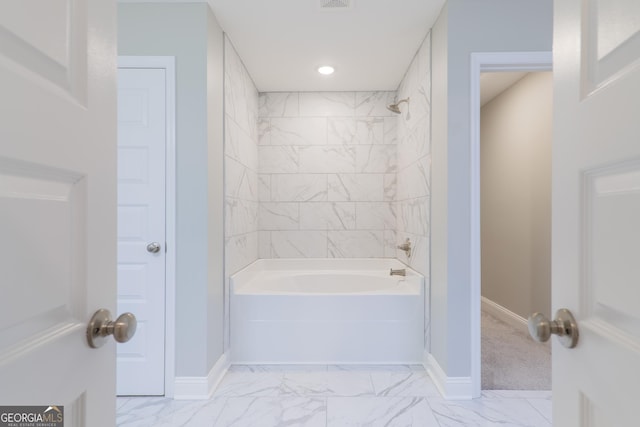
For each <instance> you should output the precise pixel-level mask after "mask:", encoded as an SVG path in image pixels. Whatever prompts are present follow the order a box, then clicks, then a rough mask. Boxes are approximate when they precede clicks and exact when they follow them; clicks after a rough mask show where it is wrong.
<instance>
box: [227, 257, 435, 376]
mask: <svg viewBox="0 0 640 427" xmlns="http://www.w3.org/2000/svg"><path fill="white" fill-rule="evenodd" d="M390 268H394V269H398V268H406V270H407V276H406V277H400V276H390V275H389V269H390ZM424 301H425V299H424V277H423V276H421V275H420V274H418V273H417V272H415V271H414V270H411V269H409V268H407V267H406V266H405V265H404V264H402V263H401V262H399V261H397V260H392V259H269V260H258V261H256V262H254V263H253V264H251V265H250V266H248V267H247V268H245V269H243V270H241V271H239V272H238V273H236V274H234V275H233V276H232V277H231V343H230V345H231V355H232V362H233V363H238V364H239V363H251V364H262V363H291V364H296V363H317V364H333V363H336V364H337V363H340V364H347V363H357V364H395V363H399V364H409V363H420V362H421V360H422V352H423V349H424V333H423V331H424Z"/></svg>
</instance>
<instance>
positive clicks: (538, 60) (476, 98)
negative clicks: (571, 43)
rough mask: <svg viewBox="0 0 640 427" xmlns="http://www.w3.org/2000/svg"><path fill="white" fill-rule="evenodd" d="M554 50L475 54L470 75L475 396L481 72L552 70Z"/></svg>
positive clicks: (477, 373)
mask: <svg viewBox="0 0 640 427" xmlns="http://www.w3.org/2000/svg"><path fill="white" fill-rule="evenodd" d="M552 63H553V55H552V53H551V52H484V53H472V54H471V76H470V103H469V104H470V110H471V114H470V129H471V138H470V144H471V147H470V152H471V161H470V165H469V168H470V173H471V174H470V176H471V182H470V187H471V212H470V215H471V218H470V222H471V236H470V240H471V243H470V256H471V307H470V309H471V325H470V326H471V382H472V388H473V397H474V398H475V397H480V394H481V391H482V390H481V387H482V381H481V369H482V365H481V349H480V339H481V330H480V298H481V283H480V281H481V258H480V256H481V249H480V73H482V72H487V71H549V70H551V69H552Z"/></svg>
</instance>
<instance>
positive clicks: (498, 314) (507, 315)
mask: <svg viewBox="0 0 640 427" xmlns="http://www.w3.org/2000/svg"><path fill="white" fill-rule="evenodd" d="M482 311H485V312H487V313H488V314H490V315H492V316H493V317H495V318H496V319H498V320H502V321H503V322H504V323H506V324H508V325H510V326H513V327H514V328H516V329H518V330H519V331H521V332H524V333H525V334H529V327H528V325H527V319H525V318H524V317H522V316H520V315H518V314H516V313H514V312H513V311H511V310H509V309H507V308H504V307H503V306H501V305H500V304H498V303H496V302H493V301H491V300H490V299H488V298H485V297H482Z"/></svg>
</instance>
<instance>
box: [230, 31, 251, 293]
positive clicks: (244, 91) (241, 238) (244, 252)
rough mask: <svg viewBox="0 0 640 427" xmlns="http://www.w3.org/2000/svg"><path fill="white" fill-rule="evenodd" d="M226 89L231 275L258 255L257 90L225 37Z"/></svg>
mask: <svg viewBox="0 0 640 427" xmlns="http://www.w3.org/2000/svg"><path fill="white" fill-rule="evenodd" d="M224 89H225V180H226V182H225V210H226V213H225V269H226V274H227V277H228V276H229V275H231V274H233V273H235V272H236V271H238V270H240V269H242V268H244V267H245V266H247V265H248V264H250V263H252V262H253V261H255V260H256V259H257V258H258V145H257V142H258V126H257V123H258V91H257V89H256V87H255V85H254V83H253V80H252V79H251V76H250V75H249V73H248V72H247V70H246V68H245V67H244V64H243V63H242V60H241V59H240V57H239V56H238V54H237V52H236V51H235V49H234V47H233V45H232V44H231V42H230V41H229V39H228V38H226V37H225V77H224ZM227 296H228V291H227Z"/></svg>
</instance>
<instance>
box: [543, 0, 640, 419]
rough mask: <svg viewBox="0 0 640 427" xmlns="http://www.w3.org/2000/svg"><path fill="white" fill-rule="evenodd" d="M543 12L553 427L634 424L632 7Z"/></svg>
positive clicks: (582, 1)
mask: <svg viewBox="0 0 640 427" xmlns="http://www.w3.org/2000/svg"><path fill="white" fill-rule="evenodd" d="M554 3H555V7H554V8H555V13H554V14H555V26H554V45H553V50H554V79H555V81H554V97H555V99H554V128H555V130H554V148H553V245H552V247H553V277H552V281H553V305H554V309H559V308H562V307H566V308H568V309H570V310H571V311H572V312H573V314H574V315H575V317H576V319H577V322H578V326H579V328H580V341H579V343H578V346H577V347H576V348H574V349H567V348H564V347H562V346H560V345H559V343H558V341H557V340H555V339H554V344H553V345H554V347H553V408H554V409H553V411H554V412H553V417H554V419H553V422H554V425H557V426H562V427H577V426H585V427H586V426H589V427H612V426H636V425H639V424H638V423H639V421H638V413H637V411H638V397H639V396H640V393H639V392H638V384H640V67H639V64H640V2H638V0H561V1H556V2H554Z"/></svg>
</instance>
